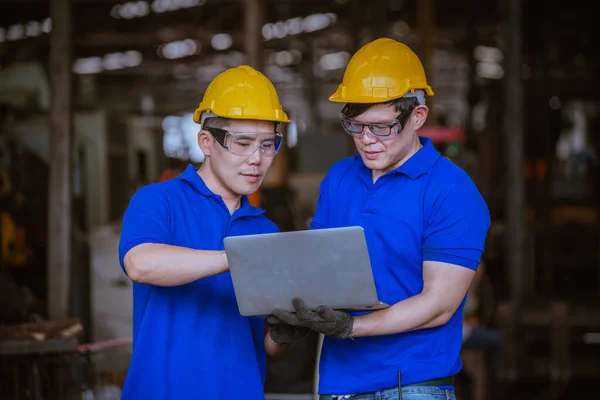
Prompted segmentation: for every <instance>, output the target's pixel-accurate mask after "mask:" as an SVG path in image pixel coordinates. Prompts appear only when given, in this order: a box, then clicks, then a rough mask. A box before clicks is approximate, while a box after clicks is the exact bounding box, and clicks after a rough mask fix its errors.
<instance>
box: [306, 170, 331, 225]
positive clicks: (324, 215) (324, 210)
mask: <svg viewBox="0 0 600 400" xmlns="http://www.w3.org/2000/svg"><path fill="white" fill-rule="evenodd" d="M329 203H330V197H329V175H327V176H325V178H324V179H323V180H322V181H321V185H320V189H319V200H318V201H317V209H316V211H315V214H314V215H313V217H312V220H311V222H310V229H325V228H329V208H330V207H329Z"/></svg>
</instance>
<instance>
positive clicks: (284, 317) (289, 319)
mask: <svg viewBox="0 0 600 400" xmlns="http://www.w3.org/2000/svg"><path fill="white" fill-rule="evenodd" d="M272 314H273V315H274V316H275V317H276V318H277V319H278V320H279V321H281V322H283V323H285V324H289V325H302V321H301V320H300V318H298V315H296V314H294V313H291V312H289V311H284V310H274V311H273V313H272Z"/></svg>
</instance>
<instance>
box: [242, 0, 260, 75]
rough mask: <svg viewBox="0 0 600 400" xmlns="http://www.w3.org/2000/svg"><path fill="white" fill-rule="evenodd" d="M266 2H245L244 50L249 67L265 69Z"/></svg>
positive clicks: (249, 0)
mask: <svg viewBox="0 0 600 400" xmlns="http://www.w3.org/2000/svg"><path fill="white" fill-rule="evenodd" d="M264 6H265V3H264V0H244V31H245V35H244V36H245V37H244V50H245V52H246V57H247V60H248V65H250V66H252V67H254V68H256V69H257V70H259V71H262V70H263V68H264V59H263V43H264V39H263V36H262V27H263V25H264V24H265V8H264Z"/></svg>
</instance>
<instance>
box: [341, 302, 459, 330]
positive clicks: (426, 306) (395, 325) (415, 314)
mask: <svg viewBox="0 0 600 400" xmlns="http://www.w3.org/2000/svg"><path fill="white" fill-rule="evenodd" d="M452 314H454V310H452V309H448V308H447V307H444V305H443V302H442V301H440V300H439V299H437V298H436V297H435V296H433V295H430V294H427V293H421V294H418V295H416V296H413V297H410V298H408V299H406V300H403V301H401V302H399V303H396V304H395V305H393V306H391V307H389V308H387V309H384V310H379V311H375V312H372V313H370V314H365V315H361V316H358V317H355V319H354V326H353V329H352V336H353V337H359V336H379V335H391V334H396V333H401V332H408V331H413V330H417V329H425V328H433V327H436V326H440V325H443V324H445V323H446V322H448V320H449V319H450V318H451V317H452Z"/></svg>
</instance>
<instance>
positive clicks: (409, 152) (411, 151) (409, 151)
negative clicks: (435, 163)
mask: <svg viewBox="0 0 600 400" xmlns="http://www.w3.org/2000/svg"><path fill="white" fill-rule="evenodd" d="M421 147H423V145H422V144H421V141H420V140H419V136H418V135H416V134H415V135H414V138H413V140H412V141H411V142H410V145H409V146H408V147H407V148H406V152H404V153H403V154H402V156H401V158H400V160H398V161H397V162H396V163H394V164H392V165H390V166H389V167H387V168H385V169H381V170H373V171H372V172H371V175H372V176H373V183H375V182H377V179H379V178H380V177H381V176H383V175H385V174H387V173H388V172H390V171H393V170H395V169H396V168H400V166H401V165H402V164H404V163H405V162H407V161H408V160H410V158H411V157H412V156H414V155H415V154H416V153H417V151H419V150H420V149H421Z"/></svg>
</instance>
